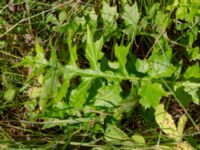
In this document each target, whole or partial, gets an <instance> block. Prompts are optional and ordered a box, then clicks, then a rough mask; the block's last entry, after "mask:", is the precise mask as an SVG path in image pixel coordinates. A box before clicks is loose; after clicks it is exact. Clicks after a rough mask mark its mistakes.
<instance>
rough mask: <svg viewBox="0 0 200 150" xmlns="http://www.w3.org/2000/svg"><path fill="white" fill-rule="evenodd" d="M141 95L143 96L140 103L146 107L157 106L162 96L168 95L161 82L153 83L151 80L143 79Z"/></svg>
mask: <svg viewBox="0 0 200 150" xmlns="http://www.w3.org/2000/svg"><path fill="white" fill-rule="evenodd" d="M139 95H140V97H141V99H140V103H141V104H142V106H144V107H145V108H150V107H153V108H156V107H157V106H158V105H159V102H160V100H161V98H162V96H167V93H166V92H165V90H164V89H163V88H162V85H161V84H159V83H151V82H150V81H142V83H141V87H140V89H139Z"/></svg>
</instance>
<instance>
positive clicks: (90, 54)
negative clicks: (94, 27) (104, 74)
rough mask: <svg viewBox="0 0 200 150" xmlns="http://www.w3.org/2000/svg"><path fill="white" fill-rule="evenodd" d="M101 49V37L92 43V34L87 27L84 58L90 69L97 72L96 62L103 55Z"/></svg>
mask: <svg viewBox="0 0 200 150" xmlns="http://www.w3.org/2000/svg"><path fill="white" fill-rule="evenodd" d="M102 47H103V37H102V38H100V39H99V40H98V41H96V42H94V40H93V34H92V33H91V31H90V28H89V26H87V42H86V58H87V59H88V61H89V62H90V68H91V69H94V70H99V64H98V60H100V59H101V58H102V57H103V53H102V52H101V49H102Z"/></svg>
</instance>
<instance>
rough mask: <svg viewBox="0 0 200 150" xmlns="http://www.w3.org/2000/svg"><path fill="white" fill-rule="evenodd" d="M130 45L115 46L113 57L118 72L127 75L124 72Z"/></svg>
mask: <svg viewBox="0 0 200 150" xmlns="http://www.w3.org/2000/svg"><path fill="white" fill-rule="evenodd" d="M130 46H131V44H129V45H127V46H118V45H117V44H116V45H115V56H116V57H117V60H118V63H119V68H118V69H119V71H120V72H122V73H124V74H127V71H126V63H127V59H126V57H127V55H128V52H129V49H130Z"/></svg>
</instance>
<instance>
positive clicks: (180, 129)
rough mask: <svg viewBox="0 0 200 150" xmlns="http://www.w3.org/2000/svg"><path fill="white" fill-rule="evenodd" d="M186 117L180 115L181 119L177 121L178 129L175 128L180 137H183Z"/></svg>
mask: <svg viewBox="0 0 200 150" xmlns="http://www.w3.org/2000/svg"><path fill="white" fill-rule="evenodd" d="M187 119H188V118H187V116H186V115H182V116H181V118H180V119H179V121H178V127H177V130H178V133H179V135H180V136H181V137H182V136H183V131H184V128H185V124H186V122H187Z"/></svg>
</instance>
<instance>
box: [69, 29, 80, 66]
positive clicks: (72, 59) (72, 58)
mask: <svg viewBox="0 0 200 150" xmlns="http://www.w3.org/2000/svg"><path fill="white" fill-rule="evenodd" d="M72 38H73V37H72V33H71V32H69V34H68V40H67V44H68V48H69V53H70V57H69V63H68V64H69V65H72V66H73V67H75V68H77V67H78V65H77V63H76V61H77V60H78V56H77V49H76V46H74V47H73V46H72Z"/></svg>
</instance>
